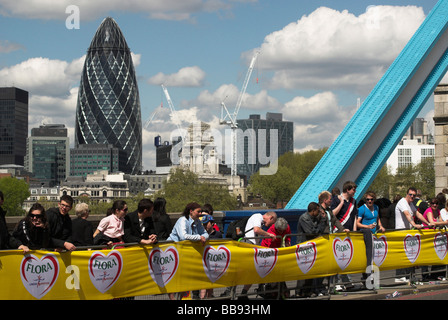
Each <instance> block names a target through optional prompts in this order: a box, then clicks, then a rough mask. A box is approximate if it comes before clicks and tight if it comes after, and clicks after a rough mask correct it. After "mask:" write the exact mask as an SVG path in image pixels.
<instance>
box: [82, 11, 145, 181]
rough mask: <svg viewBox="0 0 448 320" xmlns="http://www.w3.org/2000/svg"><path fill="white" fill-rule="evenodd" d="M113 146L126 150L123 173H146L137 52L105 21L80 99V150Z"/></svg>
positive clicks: (112, 22) (91, 53)
mask: <svg viewBox="0 0 448 320" xmlns="http://www.w3.org/2000/svg"><path fill="white" fill-rule="evenodd" d="M82 144H110V145H113V146H114V147H116V148H118V149H119V150H123V151H124V154H125V157H126V159H125V161H122V159H120V161H119V162H120V163H122V165H121V166H120V168H119V170H120V171H122V172H124V173H129V174H137V173H139V172H140V171H141V170H142V122H141V109H140V97H139V93H138V86H137V79H136V76H135V70H134V65H133V62H132V57H131V51H130V49H129V47H128V45H127V43H126V40H125V38H124V36H123V34H122V32H121V30H120V28H119V27H118V25H117V23H116V22H115V20H113V19H112V18H106V19H104V20H103V22H102V23H101V25H100V26H99V28H98V30H97V31H96V34H95V36H94V37H93V40H92V42H91V44H90V47H89V49H88V51H87V56H86V60H85V63H84V69H83V71H82V75H81V83H80V87H79V93H78V104H77V107H76V124H75V147H76V148H77V147H78V146H79V145H82Z"/></svg>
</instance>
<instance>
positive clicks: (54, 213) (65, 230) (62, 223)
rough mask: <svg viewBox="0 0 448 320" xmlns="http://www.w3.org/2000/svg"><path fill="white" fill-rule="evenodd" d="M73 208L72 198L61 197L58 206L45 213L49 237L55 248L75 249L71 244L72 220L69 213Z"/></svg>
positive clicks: (67, 196)
mask: <svg viewBox="0 0 448 320" xmlns="http://www.w3.org/2000/svg"><path fill="white" fill-rule="evenodd" d="M72 206H73V198H72V197H71V196H69V195H63V196H62V197H61V199H60V200H59V203H58V206H57V207H54V208H50V209H48V210H47V211H46V214H47V219H48V223H49V224H50V235H51V238H52V241H53V244H54V246H55V247H56V248H64V249H66V250H69V251H73V250H75V249H76V246H75V245H74V244H73V243H72V242H71V241H72V240H71V237H72V219H71V218H70V215H69V212H70V210H71V209H72Z"/></svg>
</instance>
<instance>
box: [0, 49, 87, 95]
mask: <svg viewBox="0 0 448 320" xmlns="http://www.w3.org/2000/svg"><path fill="white" fill-rule="evenodd" d="M80 66H81V69H79V67H80ZM81 71H82V64H81V60H80V59H77V60H74V61H73V62H72V63H69V62H66V61H62V60H51V59H48V58H42V57H39V58H31V59H28V60H26V61H23V62H22V63H19V64H17V65H14V66H11V67H8V68H4V69H1V70H0V78H2V79H8V82H10V85H15V86H17V87H20V88H22V89H24V90H27V91H29V92H30V93H31V94H33V93H38V94H39V95H48V96H62V95H64V94H67V92H69V90H70V88H71V87H72V86H73V83H75V82H76V81H77V82H78V83H79V79H80V76H81Z"/></svg>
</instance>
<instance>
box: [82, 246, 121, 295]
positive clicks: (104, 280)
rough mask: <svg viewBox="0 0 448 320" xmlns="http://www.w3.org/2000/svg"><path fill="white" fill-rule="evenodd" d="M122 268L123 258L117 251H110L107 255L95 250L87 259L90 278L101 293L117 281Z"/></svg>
mask: <svg viewBox="0 0 448 320" xmlns="http://www.w3.org/2000/svg"><path fill="white" fill-rule="evenodd" d="M122 270H123V258H122V257H121V254H120V252H118V251H111V252H110V253H109V254H108V255H107V256H106V255H104V254H103V253H102V252H98V251H97V252H94V253H93V254H92V256H91V257H90V259H89V276H90V280H91V281H92V283H93V285H94V286H95V288H97V289H98V291H100V292H101V293H104V292H106V291H107V290H109V289H110V288H111V287H112V286H113V285H114V284H115V282H117V280H118V278H119V277H120V274H121V271H122Z"/></svg>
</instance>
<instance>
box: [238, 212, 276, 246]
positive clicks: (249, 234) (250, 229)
mask: <svg viewBox="0 0 448 320" xmlns="http://www.w3.org/2000/svg"><path fill="white" fill-rule="evenodd" d="M276 220H277V214H276V213H275V212H274V211H269V212H266V213H265V214H264V215H262V214H261V213H254V214H253V215H252V216H251V217H250V218H249V220H247V223H246V228H245V230H244V231H245V235H244V237H245V238H254V237H274V238H275V235H273V234H271V233H269V232H267V231H264V230H263V229H262V228H263V226H264V227H266V228H269V227H270V226H272V225H273V224H274V223H275V221H276ZM247 242H250V243H252V244H258V245H259V244H260V239H247Z"/></svg>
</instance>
